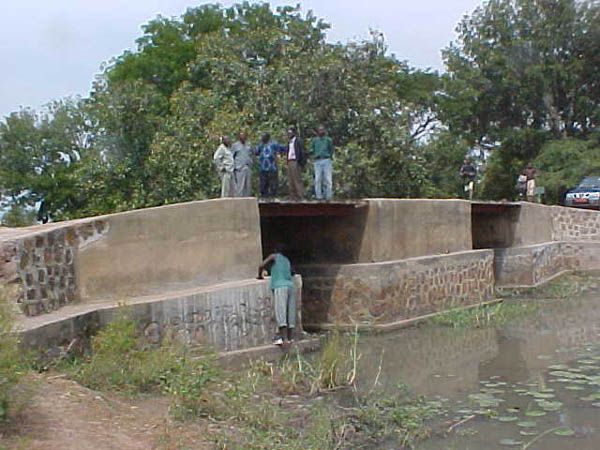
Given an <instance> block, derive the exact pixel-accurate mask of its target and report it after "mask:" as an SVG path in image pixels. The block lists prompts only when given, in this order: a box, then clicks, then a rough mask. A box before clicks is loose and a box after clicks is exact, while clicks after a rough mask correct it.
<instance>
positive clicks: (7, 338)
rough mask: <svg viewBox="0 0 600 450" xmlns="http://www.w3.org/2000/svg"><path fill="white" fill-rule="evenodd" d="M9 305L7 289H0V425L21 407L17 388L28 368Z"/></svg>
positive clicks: (10, 303) (10, 302)
mask: <svg viewBox="0 0 600 450" xmlns="http://www.w3.org/2000/svg"><path fill="white" fill-rule="evenodd" d="M11 305H12V301H10V300H9V294H8V293H7V289H6V288H4V287H3V288H0V424H2V423H6V422H7V421H8V420H9V419H10V417H11V415H14V414H15V412H16V410H18V409H20V408H19V406H22V405H20V404H21V403H22V398H20V392H21V390H19V389H18V388H19V384H20V383H22V382H23V380H24V378H25V376H26V375H27V374H28V372H29V368H30V366H29V361H28V358H27V355H25V354H24V353H23V352H22V351H21V350H20V348H19V340H18V338H17V336H16V334H15V333H14V316H13V311H12V309H11Z"/></svg>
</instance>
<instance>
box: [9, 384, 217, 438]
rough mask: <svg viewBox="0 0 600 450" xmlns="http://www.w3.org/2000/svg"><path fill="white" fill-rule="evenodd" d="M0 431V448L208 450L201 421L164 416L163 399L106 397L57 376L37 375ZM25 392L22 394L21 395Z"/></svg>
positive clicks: (167, 405) (165, 403)
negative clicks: (19, 408)
mask: <svg viewBox="0 0 600 450" xmlns="http://www.w3.org/2000/svg"><path fill="white" fill-rule="evenodd" d="M28 384H30V386H29V387H28V391H29V394H28V399H27V401H26V402H25V403H24V407H23V409H22V410H21V411H20V412H19V413H18V415H17V416H16V417H15V419H14V420H13V421H12V423H11V424H10V425H9V426H8V428H6V429H4V430H3V433H1V434H0V450H5V449H6V450H25V449H27V450H30V449H31V450H38V449H40V450H42V449H43V450H113V449H114V450H149V449H152V450H154V449H156V450H163V449H164V450H171V449H173V450H175V449H201V450H204V449H210V448H213V446H212V445H211V444H210V443H208V442H203V441H202V440H201V439H199V436H203V435H204V436H206V427H207V424H206V423H191V424H190V423H186V424H185V425H182V424H178V423H175V422H173V421H172V420H169V419H168V408H169V402H168V399H166V398H162V397H151V398H144V399H129V398H123V397H117V396H113V395H111V396H108V395H106V394H101V393H99V392H96V391H93V390H91V389H88V388H85V387H83V386H81V385H79V384H78V383H76V382H74V381H71V380H68V379H66V378H64V377H62V376H60V375H56V374H45V375H39V376H37V377H36V378H35V379H34V380H33V382H31V383H28ZM24 395H27V394H24Z"/></svg>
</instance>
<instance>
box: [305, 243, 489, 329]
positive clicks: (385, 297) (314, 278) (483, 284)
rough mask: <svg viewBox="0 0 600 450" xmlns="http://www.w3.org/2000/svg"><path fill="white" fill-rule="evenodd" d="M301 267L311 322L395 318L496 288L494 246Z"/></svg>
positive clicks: (470, 299)
mask: <svg viewBox="0 0 600 450" xmlns="http://www.w3.org/2000/svg"><path fill="white" fill-rule="evenodd" d="M300 270H301V272H302V273H303V277H304V280H305V284H304V286H305V288H304V291H303V297H304V311H303V313H304V322H305V324H309V325H318V324H321V323H334V324H352V323H354V322H362V323H371V324H373V323H386V322H393V321H398V320H402V319H408V318H411V317H417V316H421V315H424V314H428V313H432V312H436V311H441V310H444V309H447V308H450V307H456V306H463V305H469V304H473V303H477V302H481V301H484V300H488V299H490V298H491V297H492V296H493V291H494V269H493V252H492V251H491V250H478V251H470V252H461V253H453V254H449V255H440V256H432V257H421V258H411V259H406V260H399V261H391V262H385V263H373V264H350V265H343V266H312V267H311V266H305V267H302V268H301V269H300Z"/></svg>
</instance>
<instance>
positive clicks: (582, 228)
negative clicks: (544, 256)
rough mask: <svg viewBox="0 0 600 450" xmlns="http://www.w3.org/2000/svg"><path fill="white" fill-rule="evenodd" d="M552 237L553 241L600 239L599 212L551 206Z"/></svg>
mask: <svg viewBox="0 0 600 450" xmlns="http://www.w3.org/2000/svg"><path fill="white" fill-rule="evenodd" d="M552 209H553V211H552V239H553V240H555V241H588V240H589V241H600V212H599V211H592V210H586V209H576V208H564V207H561V206H555V207H553V208H552Z"/></svg>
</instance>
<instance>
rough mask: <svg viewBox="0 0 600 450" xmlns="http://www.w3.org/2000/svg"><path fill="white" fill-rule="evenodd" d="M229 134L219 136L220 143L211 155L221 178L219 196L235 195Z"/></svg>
mask: <svg viewBox="0 0 600 450" xmlns="http://www.w3.org/2000/svg"><path fill="white" fill-rule="evenodd" d="M230 145H231V141H230V139H229V136H223V137H221V145H219V147H218V148H217V151H215V154H214V155H213V161H214V163H215V166H216V167H217V172H218V173H219V177H220V178H221V197H235V178H234V161H233V153H232V151H231V149H230Z"/></svg>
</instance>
